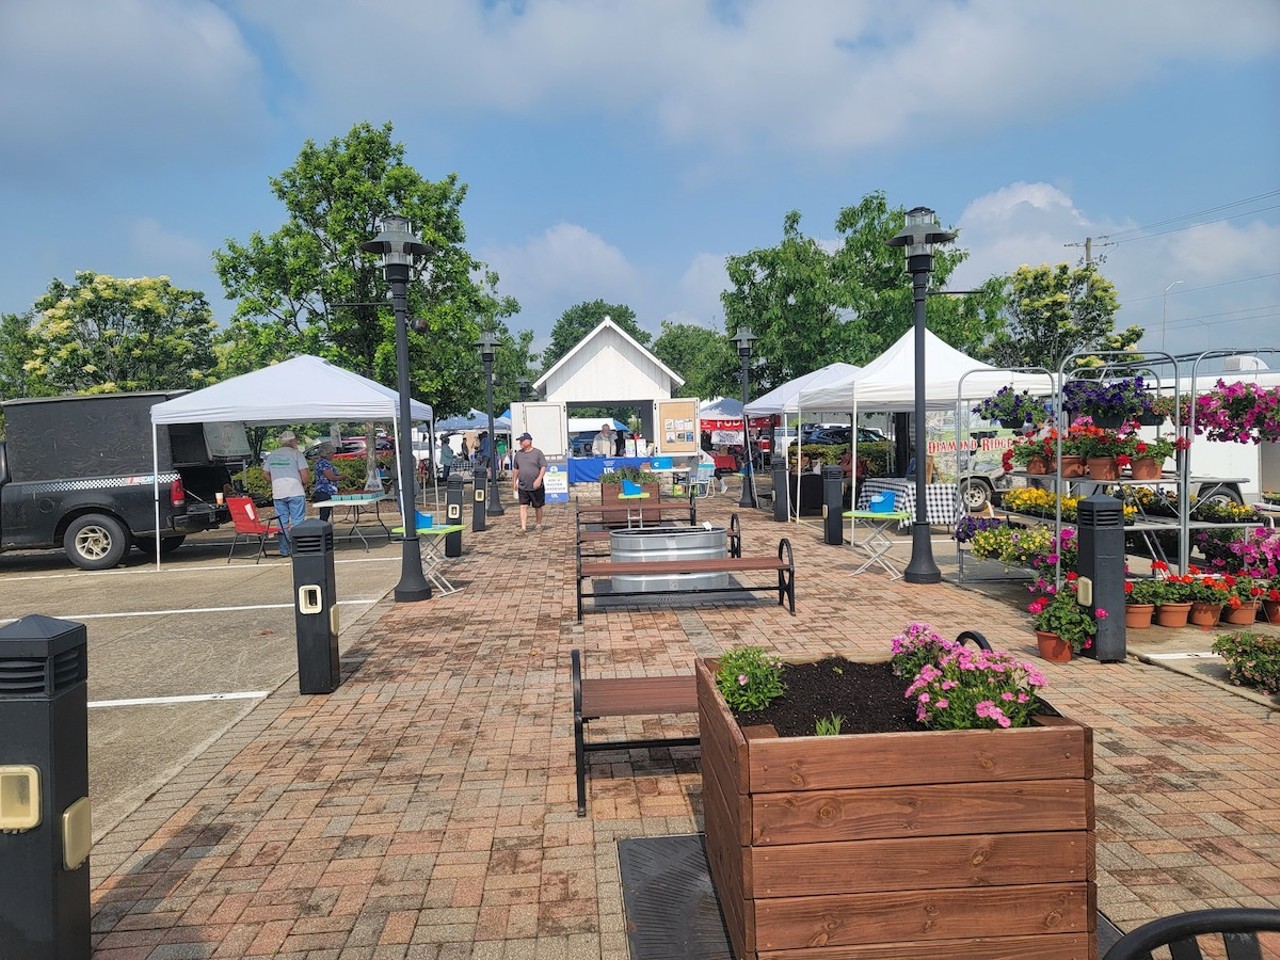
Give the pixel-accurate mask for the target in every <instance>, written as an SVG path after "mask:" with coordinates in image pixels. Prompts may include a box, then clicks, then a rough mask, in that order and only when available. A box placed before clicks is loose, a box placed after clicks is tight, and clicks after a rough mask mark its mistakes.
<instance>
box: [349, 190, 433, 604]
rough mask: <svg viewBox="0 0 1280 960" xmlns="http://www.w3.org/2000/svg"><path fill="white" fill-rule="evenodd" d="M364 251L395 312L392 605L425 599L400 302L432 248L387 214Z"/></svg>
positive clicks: (405, 338)
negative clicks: (396, 491) (396, 480)
mask: <svg viewBox="0 0 1280 960" xmlns="http://www.w3.org/2000/svg"><path fill="white" fill-rule="evenodd" d="M360 249H361V250H364V251H365V252H366V253H377V254H381V256H382V271H383V275H384V276H385V277H386V280H387V283H388V284H389V285H390V287H391V305H392V308H393V309H394V310H395V315H396V384H397V388H398V392H399V395H400V423H399V424H398V425H397V429H396V446H397V447H398V452H399V460H400V510H401V515H402V517H403V519H404V539H403V540H402V541H401V548H400V582H399V583H398V584H396V589H395V594H394V596H395V601H396V603H413V602H416V601H419V600H430V599H431V584H430V583H428V582H427V578H426V577H425V576H424V575H423V573H422V555H421V553H420V552H419V550H418V524H417V521H416V518H417V509H416V505H415V503H414V496H413V491H414V471H413V444H412V442H411V440H410V423H409V334H408V332H407V331H406V329H405V325H406V324H407V323H408V309H407V306H406V303H405V298H406V291H407V289H408V286H409V271H410V268H411V267H412V265H413V262H414V260H415V259H416V258H418V257H426V256H427V255H428V254H430V253H432V252H433V251H432V248H431V247H430V246H428V245H427V244H425V243H423V242H422V241H421V240H419V239H418V238H417V237H415V236H414V235H413V233H412V232H411V231H410V230H409V221H408V220H407V219H405V218H404V217H401V216H397V215H395V214H389V215H387V216H385V217H383V218H382V229H381V232H379V234H378V235H377V236H376V237H374V238H373V239H372V240H366V241H365V242H364V243H362V244H360Z"/></svg>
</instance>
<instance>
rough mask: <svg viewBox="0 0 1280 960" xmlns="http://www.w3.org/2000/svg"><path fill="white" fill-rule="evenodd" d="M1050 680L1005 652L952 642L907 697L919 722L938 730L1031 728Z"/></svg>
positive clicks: (925, 669) (924, 669) (918, 677)
mask: <svg viewBox="0 0 1280 960" xmlns="http://www.w3.org/2000/svg"><path fill="white" fill-rule="evenodd" d="M1044 685H1045V680H1044V676H1043V675H1042V674H1041V673H1040V671H1039V670H1037V669H1036V668H1035V667H1034V666H1032V665H1031V664H1029V663H1024V662H1022V661H1020V660H1018V659H1017V658H1015V657H1013V656H1012V655H1010V654H1008V653H1004V652H1002V651H997V652H992V651H988V650H975V649H971V648H969V647H965V646H958V645H956V644H951V645H950V647H949V648H948V649H946V651H945V652H944V653H943V654H942V655H941V656H940V657H939V658H938V659H937V660H936V661H935V662H933V663H926V664H924V665H923V666H921V668H920V672H919V673H918V674H916V678H915V680H913V681H912V683H911V686H909V687H907V691H906V694H905V695H906V697H907V698H908V699H911V700H914V701H915V703H916V719H918V720H919V721H920V722H921V723H923V724H924V725H925V726H927V727H929V728H931V729H934V730H970V729H974V728H980V729H981V728H986V729H996V728H1000V727H1025V726H1027V725H1028V724H1029V723H1030V722H1031V717H1032V715H1033V714H1035V713H1036V712H1037V710H1038V709H1039V702H1038V698H1037V692H1038V691H1039V690H1040V688H1042V687H1043V686H1044Z"/></svg>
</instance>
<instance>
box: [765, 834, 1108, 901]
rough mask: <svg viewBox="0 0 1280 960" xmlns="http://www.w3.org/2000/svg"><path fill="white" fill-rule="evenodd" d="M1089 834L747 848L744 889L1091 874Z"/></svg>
mask: <svg viewBox="0 0 1280 960" xmlns="http://www.w3.org/2000/svg"><path fill="white" fill-rule="evenodd" d="M1088 847H1089V837H1088V834H1087V833H1086V832H1085V831H1083V830H1081V831H1071V832H1065V833H1057V832H1055V833H1000V834H975V835H970V836H963V835H960V836H949V837H919V838H912V839H908V840H902V839H896V840H856V841H852V842H839V843H826V844H823V846H822V856H821V858H820V859H816V858H815V857H814V847H813V844H811V843H802V844H796V845H794V846H786V847H749V848H747V860H748V863H749V864H750V867H749V869H748V870H747V871H746V876H745V877H744V881H743V890H744V892H745V893H746V895H747V896H750V897H753V898H755V899H757V900H762V899H768V898H773V897H804V896H819V895H824V894H836V893H845V892H848V891H849V890H850V889H851V887H850V884H851V882H852V883H853V884H854V885H855V887H856V889H857V890H858V891H859V892H864V893H873V892H880V891H887V890H911V889H920V888H932V889H944V888H947V887H968V886H989V885H995V884H1018V883H1065V882H1070V881H1079V880H1092V879H1093V872H1092V869H1091V862H1090V857H1089V855H1088Z"/></svg>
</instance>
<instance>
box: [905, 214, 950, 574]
mask: <svg viewBox="0 0 1280 960" xmlns="http://www.w3.org/2000/svg"><path fill="white" fill-rule="evenodd" d="M955 238H956V235H955V234H954V233H952V232H951V231H949V230H943V229H942V228H941V227H940V226H939V225H938V218H937V216H936V215H935V214H934V212H933V211H932V210H930V209H929V208H928V207H916V208H915V209H914V210H912V211H910V212H909V213H908V214H907V224H906V227H905V229H903V231H902V232H901V233H899V234H898V235H897V236H895V237H893V239H891V240H890V241H889V246H891V247H906V248H907V272H908V273H910V274H911V286H912V290H913V293H914V302H915V313H914V318H915V319H914V324H915V334H916V335H915V348H916V378H915V379H916V396H915V401H916V402H915V421H916V428H915V454H916V516H915V522H914V523H913V524H912V525H911V562H910V563H908V564H907V569H906V570H905V571H903V574H902V579H903V580H905V581H906V582H907V583H939V582H941V580H942V571H941V570H939V569H938V565H937V564H936V563H935V562H934V560H933V544H932V543H931V542H930V538H929V511H928V496H927V493H928V487H927V482H928V477H927V476H926V471H925V465H926V463H927V462H928V459H927V457H926V455H925V454H926V450H927V447H928V442H927V441H928V437H927V436H926V433H925V408H926V406H927V404H926V403H925V394H926V382H927V381H926V380H925V370H924V351H925V336H924V333H925V300H926V299H927V297H928V288H929V274H931V273H932V272H933V248H934V245H935V244H939V243H948V242H950V241H952V240H954V239H955Z"/></svg>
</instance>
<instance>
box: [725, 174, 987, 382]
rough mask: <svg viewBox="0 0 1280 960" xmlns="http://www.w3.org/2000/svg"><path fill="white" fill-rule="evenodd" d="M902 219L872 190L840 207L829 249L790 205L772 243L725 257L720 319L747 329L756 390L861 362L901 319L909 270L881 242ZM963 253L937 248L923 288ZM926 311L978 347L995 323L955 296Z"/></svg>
mask: <svg viewBox="0 0 1280 960" xmlns="http://www.w3.org/2000/svg"><path fill="white" fill-rule="evenodd" d="M905 223H906V211H905V209H904V208H902V207H893V208H891V207H889V205H888V203H887V201H886V200H885V196H884V194H883V193H882V192H879V191H877V192H875V193H871V194H868V195H867V196H865V197H863V199H862V200H861V201H860V202H859V203H858V204H856V205H854V206H850V207H846V208H844V209H843V210H841V211H840V214H839V215H838V216H837V218H836V222H835V228H836V232H837V233H838V234H839V236H840V239H839V241H838V243H836V244H835V245H834V249H830V250H829V249H828V248H827V245H824V244H823V243H821V242H819V241H818V240H816V239H814V238H812V237H808V236H805V235H804V234H803V233H802V232H801V230H800V213H799V212H798V211H795V210H793V211H791V212H790V213H788V214H787V215H786V216H785V217H784V218H783V227H782V240H781V242H780V243H779V244H778V245H777V246H775V247H767V248H764V249H759V250H752V251H750V252H748V253H745V254H742V255H739V256H730V257H729V258H728V259H727V260H726V268H727V270H728V274H729V282H730V284H731V288H730V289H729V290H727V291H725V292H724V293H723V294H721V302H722V303H723V305H724V309H725V326H726V329H727V330H728V331H729V333H730V336H736V334H737V332H738V330H739V329H740V328H742V327H746V328H747V329H749V330H751V332H752V333H753V334H754V335H755V336H756V338H757V340H756V343H755V346H754V348H753V352H754V355H755V357H756V358H757V364H758V375H759V376H760V378H761V386H762V389H764V388H766V387H768V388H771V387H774V386H777V385H778V384H780V383H784V382H785V381H787V380H791V379H793V378H795V377H798V376H801V375H803V374H805V373H809V372H810V371H812V370H816V369H818V368H820V367H824V366H826V365H827V364H829V363H834V362H835V361H838V360H839V361H844V362H845V363H854V364H860V365H861V364H866V363H867V362H868V361H870V360H873V359H874V358H875V357H877V356H878V355H879V354H880V353H882V352H883V351H884V349H885V348H886V347H888V346H889V345H891V344H892V343H893V342H894V341H895V340H897V339H898V337H900V336H901V335H902V334H903V333H904V332H905V331H906V330H907V329H908V328H909V327H910V326H911V324H912V322H913V319H914V313H913V307H912V302H913V301H912V289H911V277H910V275H909V274H908V273H907V272H906V263H905V257H904V256H903V251H902V249H901V248H899V247H890V246H889V245H888V241H889V240H890V239H892V238H893V237H894V236H895V235H896V234H897V233H899V232H900V231H901V230H902V228H903V227H904V225H905ZM967 256H968V253H967V252H966V251H964V250H958V249H954V248H948V247H939V248H938V249H937V250H936V252H935V256H934V269H933V273H932V275H931V278H930V284H931V287H930V289H932V290H940V289H945V285H946V282H947V279H948V278H949V277H950V275H951V273H952V271H953V270H955V268H956V267H957V266H958V265H959V264H960V263H962V262H963V261H964V260H965V258H966V257H967ZM927 310H928V325H929V329H930V330H932V331H933V332H934V333H936V334H937V335H938V336H940V337H942V339H944V340H946V341H947V342H948V343H950V344H952V345H953V346H955V347H956V348H958V349H961V350H969V349H972V348H974V347H976V346H977V345H978V344H980V343H981V342H982V341H983V339H984V337H985V336H987V335H989V334H990V333H991V332H992V331H993V329H994V327H995V325H996V323H997V322H998V321H997V320H996V319H995V318H994V317H992V316H991V313H990V311H983V310H982V309H981V308H980V306H979V304H978V303H976V302H974V301H972V300H971V299H970V298H965V297H956V298H944V297H931V298H930V300H929V302H928V308H927Z"/></svg>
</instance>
